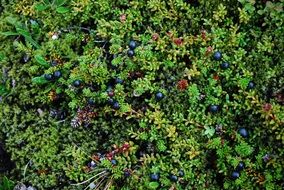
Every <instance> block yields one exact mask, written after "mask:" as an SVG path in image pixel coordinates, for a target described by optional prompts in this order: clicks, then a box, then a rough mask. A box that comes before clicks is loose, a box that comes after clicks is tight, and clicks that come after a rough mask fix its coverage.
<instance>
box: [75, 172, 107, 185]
mask: <svg viewBox="0 0 284 190" xmlns="http://www.w3.org/2000/svg"><path fill="white" fill-rule="evenodd" d="M104 173H106V171H103V172H101V173H98V174H96V175H94V176H93V177H91V178H89V179H87V180H86V181H83V182H81V183H76V184H71V185H76V186H78V185H83V184H85V183H87V182H88V181H91V180H92V179H94V178H96V177H97V176H99V175H101V174H104Z"/></svg>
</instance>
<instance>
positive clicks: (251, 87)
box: [248, 81, 255, 89]
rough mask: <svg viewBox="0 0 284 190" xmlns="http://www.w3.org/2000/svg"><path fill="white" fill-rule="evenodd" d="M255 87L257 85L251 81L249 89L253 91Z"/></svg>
mask: <svg viewBox="0 0 284 190" xmlns="http://www.w3.org/2000/svg"><path fill="white" fill-rule="evenodd" d="M254 87H255V83H254V82H253V81H250V82H249V83H248V89H253V88H254Z"/></svg>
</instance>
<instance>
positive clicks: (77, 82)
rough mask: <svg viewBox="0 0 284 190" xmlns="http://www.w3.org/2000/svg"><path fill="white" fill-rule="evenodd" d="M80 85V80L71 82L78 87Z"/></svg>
mask: <svg viewBox="0 0 284 190" xmlns="http://www.w3.org/2000/svg"><path fill="white" fill-rule="evenodd" d="M80 85H81V81H80V80H75V81H74V82H73V86H75V87H79V86H80Z"/></svg>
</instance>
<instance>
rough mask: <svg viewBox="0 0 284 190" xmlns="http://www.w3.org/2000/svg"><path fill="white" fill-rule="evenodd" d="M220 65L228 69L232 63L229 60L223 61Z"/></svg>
mask: <svg viewBox="0 0 284 190" xmlns="http://www.w3.org/2000/svg"><path fill="white" fill-rule="evenodd" d="M220 67H221V69H228V68H229V67H230V64H229V63H228V62H224V63H221V65H220Z"/></svg>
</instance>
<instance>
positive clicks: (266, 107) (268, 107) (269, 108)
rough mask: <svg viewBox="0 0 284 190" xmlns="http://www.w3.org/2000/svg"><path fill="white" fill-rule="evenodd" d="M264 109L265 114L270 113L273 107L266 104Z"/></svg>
mask: <svg viewBox="0 0 284 190" xmlns="http://www.w3.org/2000/svg"><path fill="white" fill-rule="evenodd" d="M262 109H263V111H265V112H269V111H270V110H271V109H272V105H271V104H269V103H265V104H264V105H263V106H262Z"/></svg>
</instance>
